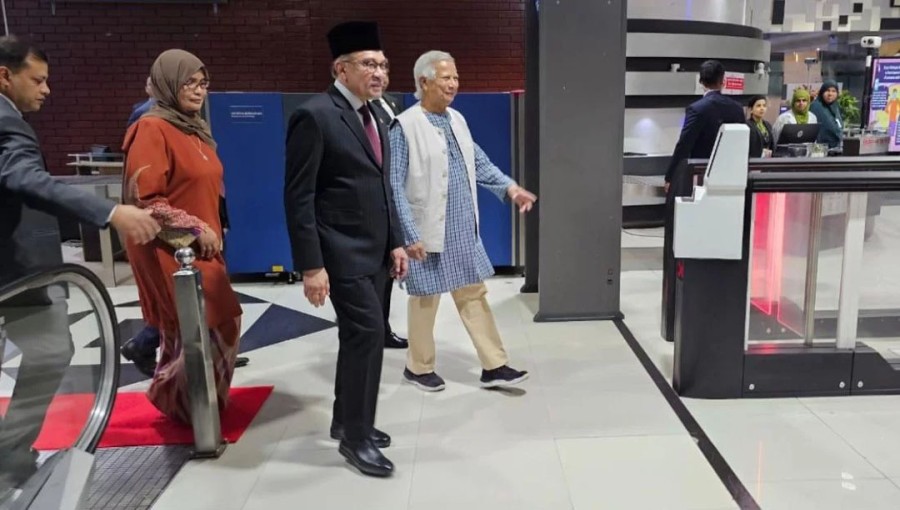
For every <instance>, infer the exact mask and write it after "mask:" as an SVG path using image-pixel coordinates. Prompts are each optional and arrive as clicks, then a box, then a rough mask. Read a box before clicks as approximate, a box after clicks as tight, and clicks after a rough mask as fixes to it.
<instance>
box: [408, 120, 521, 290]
mask: <svg viewBox="0 0 900 510" xmlns="http://www.w3.org/2000/svg"><path fill="white" fill-rule="evenodd" d="M425 116H426V117H427V118H428V120H429V121H430V122H431V123H432V124H433V125H434V126H435V127H438V128H441V129H443V130H444V133H445V134H446V137H445V140H447V141H448V143H449V145H450V147H448V149H449V166H450V168H449V175H448V187H449V189H448V190H447V214H446V215H445V221H446V229H445V234H444V251H443V252H441V253H429V254H428V256H427V257H426V258H425V260H424V261H421V262H420V261H417V260H412V259H410V261H409V276H408V277H407V282H406V285H407V293H409V294H410V295H413V296H429V295H433V294H443V293H445V292H451V291H454V290H456V289H459V288H462V287H465V286H468V285H473V284H476V283H479V282H482V281H484V279H485V278H488V277H490V276H491V275H493V274H494V267H493V265H491V261H490V259H489V258H488V256H487V252H485V250H484V245H483V244H482V243H481V237H480V235H479V232H478V231H477V228H476V224H475V201H474V199H473V197H472V192H471V187H470V186H469V175H468V173H467V172H466V163H465V161H464V160H463V155H462V151H461V150H460V148H459V144H458V143H457V141H456V137H454V136H453V130H452V129H451V128H450V117H449V115H448V114H446V113H443V114H438V113H431V112H425ZM390 138H391V187H392V188H393V191H394V203H395V205H396V207H397V214H398V216H399V217H400V225H401V226H402V229H403V236H404V239H405V244H406V246H409V245H411V244H415V243H416V242H418V241H419V239H420V238H419V233H418V229H417V227H416V224H415V221H414V220H413V216H412V211H411V210H410V207H409V201H408V200H407V199H406V176H407V174H408V173H409V146H408V145H407V144H408V142H407V140H406V135H404V134H403V128H402V127H401V126H400V123H399V122H395V123H394V125H393V126H392V127H391V132H390ZM475 180H476V183H477V184H478V185H479V186H483V187H484V188H486V189H488V190H489V191H491V192H492V193H494V194H495V195H497V197H499V198H500V200H504V199H505V198H506V190H507V188H509V186H510V185H511V184H513V180H512V179H510V178H509V177H508V176H506V175H505V174H504V173H503V172H501V171H500V169H498V168H497V167H496V166H494V164H493V163H491V161H490V159H488V157H487V154H485V153H484V151H483V150H481V147H479V146H478V144H475Z"/></svg>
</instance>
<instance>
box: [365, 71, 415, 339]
mask: <svg viewBox="0 0 900 510" xmlns="http://www.w3.org/2000/svg"><path fill="white" fill-rule="evenodd" d="M388 85H390V77H389V76H388V73H385V74H384V89H383V90H387V88H388ZM369 104H370V105H371V107H372V112H373V113H374V114H375V117H376V118H377V119H378V123H379V124H381V129H384V130H388V129H389V128H390V127H391V122H393V121H394V117H396V116H397V115H399V114H400V112H402V111H403V108H402V107H401V106H400V101H398V100H397V98H396V97H394V96H393V95H391V94H388V93H387V92H383V93H382V94H380V95H378V96H376V97H374V98H372V100H371V101H369ZM393 290H394V280H393V278H388V280H387V285H385V287H384V297H383V299H382V302H383V303H384V346H385V348H388V349H406V348H407V347H409V342H408V341H407V340H406V339H405V338H402V337H400V336H399V335H397V333H395V332H394V329H393V328H391V323H390V315H391V294H392V293H393Z"/></svg>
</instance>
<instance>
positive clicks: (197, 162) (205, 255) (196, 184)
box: [123, 50, 241, 423]
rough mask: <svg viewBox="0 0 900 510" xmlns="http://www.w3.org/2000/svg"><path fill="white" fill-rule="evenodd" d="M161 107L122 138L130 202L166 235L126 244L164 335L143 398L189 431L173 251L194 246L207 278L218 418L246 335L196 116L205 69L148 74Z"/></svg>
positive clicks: (215, 166)
mask: <svg viewBox="0 0 900 510" xmlns="http://www.w3.org/2000/svg"><path fill="white" fill-rule="evenodd" d="M150 81H151V87H152V89H153V96H154V97H155V98H156V104H155V105H154V106H153V107H152V108H151V109H150V111H149V112H147V113H146V114H144V116H143V117H141V118H140V120H138V121H137V122H136V123H135V124H134V125H132V126H131V128H130V129H129V130H128V132H127V134H126V135H125V143H124V146H123V150H124V151H125V153H126V159H125V188H124V195H125V200H126V202H128V203H132V204H135V205H137V206H139V207H142V208H146V209H149V210H151V211H152V212H153V216H154V218H156V220H157V221H158V222H159V224H160V225H161V226H162V232H161V233H160V234H159V236H158V238H157V240H156V242H155V243H151V244H147V245H145V246H139V245H135V244H128V245H127V246H126V249H127V251H128V258H129V261H130V263H131V266H132V268H133V269H134V271H133V272H134V276H135V280H136V282H137V285H138V289H139V291H140V295H141V305H142V309H143V312H144V317H145V319H146V320H147V322H148V324H150V325H151V326H154V327H156V328H158V329H159V331H160V344H161V354H160V359H159V363H158V365H157V368H156V373H155V374H154V376H153V381H152V383H151V385H150V389H149V390H148V391H147V395H148V397H149V399H150V401H151V402H152V403H153V405H155V406H156V407H157V408H158V409H159V410H160V411H161V412H162V413H163V414H165V415H166V416H168V417H169V418H172V419H174V420H176V421H180V422H186V423H189V422H190V403H189V400H188V388H187V375H186V374H185V364H184V354H183V350H182V343H181V342H182V339H181V338H180V333H179V329H178V316H177V313H176V307H175V296H174V289H173V280H172V274H173V273H175V271H177V270H178V269H179V264H178V262H177V261H176V260H175V258H174V252H175V250H176V249H177V248H180V247H185V246H192V247H193V248H194V251H195V252H196V253H197V254H198V258H197V260H196V262H195V263H194V266H195V267H197V268H198V269H199V270H200V272H201V273H202V276H203V298H204V306H205V311H206V321H207V326H208V327H209V330H210V342H211V344H212V355H213V369H214V373H215V382H216V390H217V393H218V400H219V409H220V411H221V410H222V409H224V407H225V406H226V405H227V403H228V391H229V388H230V386H231V377H232V375H233V373H234V363H235V357H236V355H237V350H238V340H239V338H240V330H241V307H240V304H239V303H238V299H237V296H236V295H235V293H234V291H233V290H232V288H231V284H230V283H229V280H228V275H227V272H226V270H225V259H224V258H223V257H222V254H221V251H222V225H221V220H220V216H219V197H220V195H221V194H222V191H223V190H222V171H223V168H222V163H221V162H220V161H219V158H218V156H217V155H216V150H215V149H216V142H215V141H214V140H213V138H212V135H211V133H210V130H209V126H208V125H207V124H206V122H204V121H203V119H201V118H200V109H201V108H202V107H203V101H204V100H205V99H206V93H207V89H208V87H209V73H208V72H207V70H206V67H205V66H204V65H203V62H201V61H200V59H198V58H197V57H195V56H194V55H192V54H190V53H188V52H186V51H182V50H168V51H165V52H163V53H162V54H161V55H160V56H159V57H158V58H157V59H156V61H155V62H154V63H153V67H152V68H151V71H150Z"/></svg>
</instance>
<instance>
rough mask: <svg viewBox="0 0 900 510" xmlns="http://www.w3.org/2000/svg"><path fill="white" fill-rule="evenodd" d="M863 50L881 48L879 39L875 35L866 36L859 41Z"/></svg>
mask: <svg viewBox="0 0 900 510" xmlns="http://www.w3.org/2000/svg"><path fill="white" fill-rule="evenodd" d="M859 44H860V46H862V47H863V48H881V37H878V36H877V35H867V36H865V37H863V38H862V39H861V40H860V41H859Z"/></svg>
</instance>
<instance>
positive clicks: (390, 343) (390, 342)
mask: <svg viewBox="0 0 900 510" xmlns="http://www.w3.org/2000/svg"><path fill="white" fill-rule="evenodd" d="M407 347H409V342H407V341H406V339H405V338H400V337H399V336H397V333H391V334H390V336H388V337H387V338H385V339H384V348H385V349H406V348H407Z"/></svg>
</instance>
